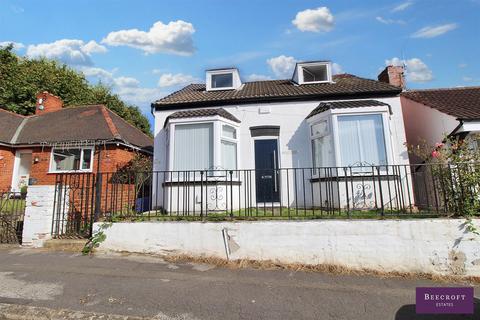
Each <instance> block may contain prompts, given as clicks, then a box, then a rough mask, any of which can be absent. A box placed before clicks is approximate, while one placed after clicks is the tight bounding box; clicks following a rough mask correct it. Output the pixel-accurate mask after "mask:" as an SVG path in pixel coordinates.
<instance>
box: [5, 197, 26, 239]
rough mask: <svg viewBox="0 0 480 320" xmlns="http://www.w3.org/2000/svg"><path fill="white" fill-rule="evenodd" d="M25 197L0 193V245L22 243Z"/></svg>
mask: <svg viewBox="0 0 480 320" xmlns="http://www.w3.org/2000/svg"><path fill="white" fill-rule="evenodd" d="M25 197H26V194H25V193H20V192H0V243H10V244H21V243H22V231H23V218H24V215H25Z"/></svg>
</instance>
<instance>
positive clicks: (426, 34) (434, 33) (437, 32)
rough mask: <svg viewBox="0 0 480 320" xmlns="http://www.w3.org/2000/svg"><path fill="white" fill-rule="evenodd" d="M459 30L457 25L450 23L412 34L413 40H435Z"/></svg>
mask: <svg viewBox="0 0 480 320" xmlns="http://www.w3.org/2000/svg"><path fill="white" fill-rule="evenodd" d="M457 28H458V25H457V24H456V23H448V24H443V25H439V26H427V27H425V28H422V29H420V30H418V31H417V32H415V33H414V34H412V38H435V37H438V36H441V35H442V34H445V33H447V32H449V31H452V30H455V29H457Z"/></svg>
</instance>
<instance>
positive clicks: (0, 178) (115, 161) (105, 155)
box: [0, 145, 135, 190]
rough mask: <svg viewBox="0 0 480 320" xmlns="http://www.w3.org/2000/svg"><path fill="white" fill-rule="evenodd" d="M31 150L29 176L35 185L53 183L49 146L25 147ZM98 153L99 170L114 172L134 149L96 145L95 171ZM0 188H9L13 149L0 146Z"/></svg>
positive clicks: (53, 175)
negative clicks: (31, 160) (50, 171)
mask: <svg viewBox="0 0 480 320" xmlns="http://www.w3.org/2000/svg"><path fill="white" fill-rule="evenodd" d="M27 149H29V150H32V159H33V163H32V168H31V171H30V178H32V179H34V180H35V184H37V185H53V184H55V179H56V174H53V173H49V170H50V156H51V147H43V148H41V147H35V148H27ZM99 153H100V172H109V173H111V172H116V171H117V170H118V168H121V167H122V166H124V165H125V164H127V163H128V162H129V161H130V160H131V159H132V158H133V157H134V156H135V151H134V150H132V149H128V148H125V147H122V146H115V145H110V146H97V147H96V148H95V155H94V160H93V172H94V173H95V172H97V166H98V154H99ZM2 156H3V159H0V190H3V189H10V187H11V182H12V174H13V162H14V159H15V151H12V149H10V148H7V147H1V146H0V157H2Z"/></svg>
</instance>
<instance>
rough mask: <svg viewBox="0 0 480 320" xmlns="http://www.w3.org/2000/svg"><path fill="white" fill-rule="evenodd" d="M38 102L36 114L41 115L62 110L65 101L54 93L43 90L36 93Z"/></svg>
mask: <svg viewBox="0 0 480 320" xmlns="http://www.w3.org/2000/svg"><path fill="white" fill-rule="evenodd" d="M36 98H37V103H36V106H35V114H36V115H41V114H45V113H49V112H54V111H58V110H61V109H62V107H63V101H62V99H60V98H59V97H57V96H54V95H53V94H51V93H49V92H47V91H43V92H39V93H37V95H36Z"/></svg>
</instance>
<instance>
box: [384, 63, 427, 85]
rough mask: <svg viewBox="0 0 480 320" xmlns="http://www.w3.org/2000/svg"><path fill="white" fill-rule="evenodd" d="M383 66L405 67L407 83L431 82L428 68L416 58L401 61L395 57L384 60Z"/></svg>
mask: <svg viewBox="0 0 480 320" xmlns="http://www.w3.org/2000/svg"><path fill="white" fill-rule="evenodd" d="M385 64H386V65H387V66H389V65H393V66H405V75H406V77H407V80H408V81H411V82H428V81H431V80H433V73H432V70H430V68H429V67H428V66H427V65H426V64H425V63H424V62H423V61H422V60H420V59H418V58H412V59H408V60H401V59H399V58H396V57H395V58H392V59H390V60H386V61H385Z"/></svg>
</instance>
